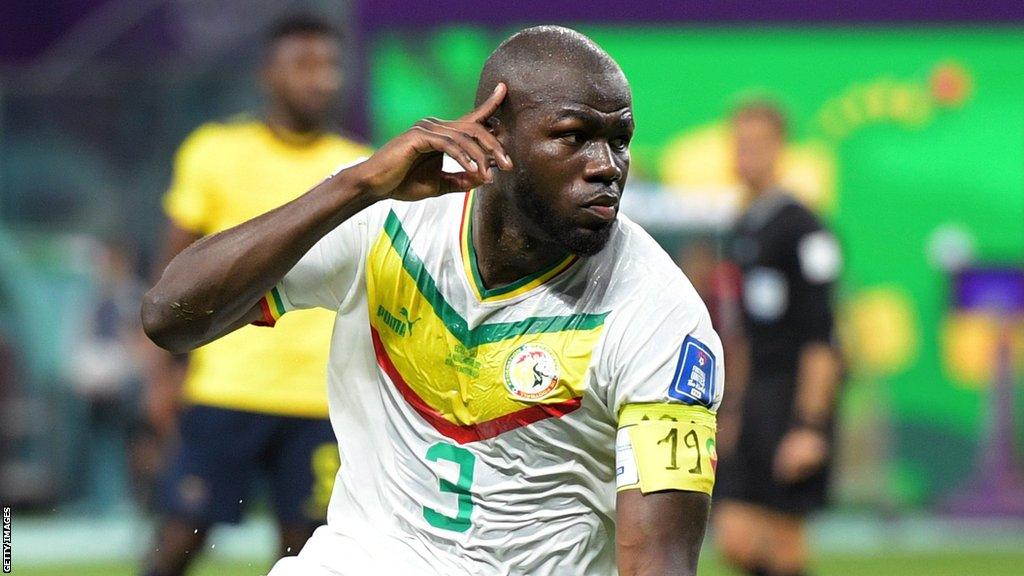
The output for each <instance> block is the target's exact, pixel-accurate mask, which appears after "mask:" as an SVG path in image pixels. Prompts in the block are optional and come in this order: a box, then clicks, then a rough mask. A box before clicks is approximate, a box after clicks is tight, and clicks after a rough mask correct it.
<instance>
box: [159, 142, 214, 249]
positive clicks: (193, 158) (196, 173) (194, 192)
mask: <svg viewBox="0 0 1024 576" xmlns="http://www.w3.org/2000/svg"><path fill="white" fill-rule="evenodd" d="M216 140H217V128H216V126H214V125H207V126H204V127H201V128H199V129H198V130H196V131H195V132H193V133H192V135H190V136H189V137H188V138H187V139H186V140H185V142H184V143H182V145H181V147H180V148H179V149H178V152H177V153H176V154H175V157H174V172H173V174H172V177H171V187H170V189H168V191H167V194H166V195H165V196H164V199H163V205H164V212H165V213H166V214H167V216H168V218H170V219H171V221H172V222H174V224H175V225H177V226H179V227H180V228H183V229H185V230H188V231H189V232H194V233H196V234H207V233H209V232H211V224H210V223H211V222H212V221H213V212H214V210H215V209H216V202H215V200H214V194H215V190H216V180H215V179H216V173H217V161H218V154H217V152H218V148H219V146H218V144H217V141H216Z"/></svg>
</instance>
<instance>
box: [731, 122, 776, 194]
mask: <svg viewBox="0 0 1024 576" xmlns="http://www.w3.org/2000/svg"><path fill="white" fill-rule="evenodd" d="M733 138H734V139H735V141H734V143H735V146H736V173H737V176H739V177H740V179H741V180H743V182H745V183H747V184H748V185H749V184H753V185H764V184H765V183H767V182H770V181H771V180H772V179H773V178H774V177H775V165H776V164H777V163H778V159H779V155H780V154H781V152H782V146H783V141H782V134H780V133H779V129H778V127H777V126H775V125H774V124H773V123H772V122H770V121H768V120H767V119H765V118H761V117H758V116H753V115H751V116H740V117H739V118H737V119H736V120H735V121H734V122H733Z"/></svg>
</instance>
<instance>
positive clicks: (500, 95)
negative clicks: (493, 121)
mask: <svg viewBox="0 0 1024 576" xmlns="http://www.w3.org/2000/svg"><path fill="white" fill-rule="evenodd" d="M506 94H508V86H506V85H505V83H504V82H498V85H497V86H495V87H494V92H491V95H490V96H488V97H487V99H486V100H484V101H483V102H481V103H480V105H479V106H477V107H476V109H475V110H473V111H472V112H470V113H469V114H466V115H465V116H463V117H462V118H459V120H461V121H464V122H479V123H481V124H482V123H483V122H485V121H486V120H487V119H488V118H490V117H491V116H493V115H494V113H495V112H497V111H498V106H501V101H502V100H504V99H505V95H506Z"/></svg>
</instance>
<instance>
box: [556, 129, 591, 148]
mask: <svg viewBox="0 0 1024 576" xmlns="http://www.w3.org/2000/svg"><path fill="white" fill-rule="evenodd" d="M559 138H561V139H562V140H565V141H566V142H568V143H570V144H574V145H579V144H583V143H584V142H586V141H587V138H586V137H585V136H584V135H583V134H582V133H580V132H566V133H564V134H561V135H559Z"/></svg>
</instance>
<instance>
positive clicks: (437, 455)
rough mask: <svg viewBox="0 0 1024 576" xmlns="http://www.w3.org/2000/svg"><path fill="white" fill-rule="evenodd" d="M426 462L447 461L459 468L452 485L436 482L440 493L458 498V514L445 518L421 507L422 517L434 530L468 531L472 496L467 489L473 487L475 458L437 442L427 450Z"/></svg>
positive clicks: (451, 446)
mask: <svg viewBox="0 0 1024 576" xmlns="http://www.w3.org/2000/svg"><path fill="white" fill-rule="evenodd" d="M427 460H430V461H431V462H437V461H438V460H447V461H449V462H454V463H455V464H456V465H458V467H459V476H458V479H457V480H456V481H455V483H454V484H452V483H451V482H449V481H448V480H445V479H444V478H441V479H440V481H439V482H438V484H439V489H440V490H441V492H449V493H452V494H455V495H457V497H458V504H459V507H458V513H457V514H456V515H455V517H451V516H445V515H444V514H441V513H440V512H438V511H437V510H434V509H433V508H430V507H428V506H424V507H423V517H424V518H425V519H426V520H427V522H428V523H430V525H431V526H433V527H435V528H441V529H443V530H451V531H453V532H465V531H466V530H469V526H470V518H471V516H472V515H473V495H472V494H470V492H469V489H470V487H471V486H472V485H473V467H474V466H475V465H476V456H473V453H472V452H470V451H469V450H466V449H465V448H460V447H458V446H454V445H452V444H445V443H442V442H439V443H437V444H434V445H433V446H431V447H430V448H429V449H427Z"/></svg>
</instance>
